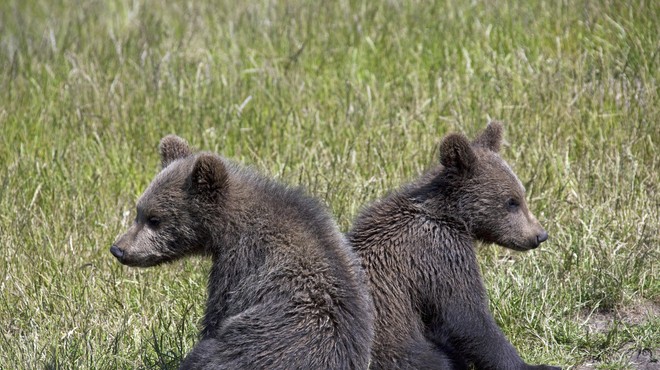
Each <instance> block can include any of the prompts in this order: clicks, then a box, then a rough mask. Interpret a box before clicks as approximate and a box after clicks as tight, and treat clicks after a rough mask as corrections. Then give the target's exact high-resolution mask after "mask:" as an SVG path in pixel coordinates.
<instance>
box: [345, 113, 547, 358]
mask: <svg viewBox="0 0 660 370" xmlns="http://www.w3.org/2000/svg"><path fill="white" fill-rule="evenodd" d="M501 142H502V125H501V124H500V123H498V122H493V123H491V124H489V125H488V127H487V128H486V129H485V130H484V131H483V132H482V133H481V134H480V135H479V136H477V138H476V139H475V140H474V141H472V142H470V141H469V140H468V139H467V138H466V137H465V136H463V135H461V134H449V135H447V137H445V139H444V140H443V141H442V143H441V145H440V155H439V157H440V158H439V159H440V164H438V165H437V166H436V167H435V168H433V169H432V170H431V171H429V172H428V173H427V174H425V175H424V176H422V177H421V178H419V179H418V180H417V181H415V182H413V183H411V184H409V185H406V186H404V187H403V188H402V189H401V190H399V191H397V192H394V193H392V194H390V195H388V196H386V197H385V198H383V199H381V200H379V201H377V202H375V203H374V204H372V205H371V206H369V207H367V208H366V209H365V210H363V211H362V212H361V214H360V215H359V216H358V217H357V219H356V220H355V222H354V224H353V227H352V230H351V231H350V232H349V233H348V237H349V241H350V242H351V244H352V246H353V248H354V249H355V251H356V252H357V253H358V255H359V256H360V258H361V260H362V266H363V267H364V269H365V271H366V272H367V276H368V281H369V288H370V291H371V294H372V299H373V301H374V306H375V312H376V320H375V337H374V347H373V351H372V364H371V367H370V368H371V369H374V370H377V369H388V370H389V369H468V368H470V366H474V367H476V368H477V369H533V368H538V369H553V367H551V366H546V365H540V366H531V365H527V364H526V363H525V362H523V360H522V359H521V358H520V356H519V355H518V353H517V352H516V350H515V349H514V348H513V346H512V345H511V344H510V343H509V342H508V341H507V339H506V338H505V337H504V335H503V334H502V332H501V331H500V329H499V328H498V327H497V324H496V323H495V320H494V319H493V317H492V315H491V314H490V312H489V309H488V303H487V294H486V291H485V288H484V286H483V283H482V281H481V275H480V271H479V264H478V261H477V258H476V254H475V250H474V248H475V242H476V241H483V242H488V243H497V244H499V245H502V246H504V247H507V248H511V249H515V250H528V249H533V248H536V247H538V246H539V244H540V243H541V242H543V241H545V240H546V239H547V237H548V235H547V233H546V231H545V230H544V229H543V228H542V227H541V225H540V224H539V222H538V221H537V220H536V218H535V217H534V216H533V215H532V213H531V212H530V211H529V209H528V208H527V205H526V202H525V189H524V188H523V186H522V184H521V182H520V181H519V180H518V178H517V177H516V175H515V174H514V173H513V172H512V171H511V169H510V168H509V166H508V165H507V164H506V162H505V161H504V160H502V158H501V157H500V156H499V154H498V153H497V152H498V150H499V148H500V146H501Z"/></svg>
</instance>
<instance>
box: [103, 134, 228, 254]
mask: <svg viewBox="0 0 660 370" xmlns="http://www.w3.org/2000/svg"><path fill="white" fill-rule="evenodd" d="M160 155H161V163H162V167H163V168H162V170H161V171H160V173H158V175H156V177H155V178H154V180H153V181H152V182H151V184H150V185H149V187H148V188H147V190H146V191H145V192H144V193H143V194H142V196H140V198H139V199H138V202H137V207H136V211H137V214H136V216H135V221H134V222H133V225H131V227H130V228H129V229H128V231H127V232H126V233H125V234H124V235H122V236H120V237H119V238H118V239H117V241H116V242H115V243H114V244H113V245H112V247H111V248H110V252H111V253H112V254H113V255H114V256H115V257H116V258H117V259H118V260H119V261H120V262H121V263H123V264H125V265H129V266H141V267H147V266H154V265H157V264H160V263H163V262H168V261H172V260H175V259H177V258H179V257H182V256H184V255H188V254H199V253H204V251H205V245H206V244H207V243H208V239H209V237H210V236H209V232H208V228H207V227H206V226H205V225H206V222H205V221H206V220H208V218H209V217H210V215H211V214H212V212H210V210H211V209H214V206H217V204H218V202H220V199H221V198H222V195H223V190H225V189H224V188H225V185H226V183H227V170H226V167H225V165H224V163H223V161H222V159H221V158H219V157H218V156H216V155H213V154H208V153H201V154H193V153H192V152H191V150H190V148H189V147H188V144H187V143H186V142H185V141H184V140H183V139H181V138H179V137H178V136H174V135H168V136H166V137H164V138H163V139H162V140H161V142H160Z"/></svg>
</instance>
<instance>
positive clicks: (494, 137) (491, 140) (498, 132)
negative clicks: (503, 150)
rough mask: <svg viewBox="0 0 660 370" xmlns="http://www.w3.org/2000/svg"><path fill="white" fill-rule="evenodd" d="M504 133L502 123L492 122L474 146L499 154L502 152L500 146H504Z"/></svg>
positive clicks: (478, 137) (474, 142)
mask: <svg viewBox="0 0 660 370" xmlns="http://www.w3.org/2000/svg"><path fill="white" fill-rule="evenodd" d="M503 132H504V127H503V126H502V122H498V121H491V122H489V123H488V126H486V129H485V130H484V131H483V132H482V133H481V134H479V136H477V138H476V139H474V141H473V142H472V144H474V145H476V146H480V147H482V148H486V149H490V150H492V151H493V152H495V153H497V152H499V151H500V146H501V145H502V133H503Z"/></svg>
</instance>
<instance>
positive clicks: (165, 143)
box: [158, 135, 192, 168]
mask: <svg viewBox="0 0 660 370" xmlns="http://www.w3.org/2000/svg"><path fill="white" fill-rule="evenodd" d="M158 148H159V150H160V163H161V165H162V166H163V168H165V167H167V166H168V165H169V164H170V163H172V162H174V161H175V160H177V159H180V158H185V157H187V156H189V155H191V154H192V152H191V151H190V147H189V146H188V143H187V142H186V141H185V140H183V139H182V138H180V137H178V136H176V135H167V136H165V137H164V138H162V139H161V140H160V145H159V146H158Z"/></svg>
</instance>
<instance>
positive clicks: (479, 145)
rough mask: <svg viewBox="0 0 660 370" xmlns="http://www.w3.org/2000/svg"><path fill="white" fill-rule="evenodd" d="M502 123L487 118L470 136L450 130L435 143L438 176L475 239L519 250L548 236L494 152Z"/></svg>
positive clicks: (514, 180)
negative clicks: (478, 131)
mask: <svg viewBox="0 0 660 370" xmlns="http://www.w3.org/2000/svg"><path fill="white" fill-rule="evenodd" d="M502 131H503V129H502V124H501V123H499V122H491V123H489V124H488V126H487V127H486V129H485V130H484V131H483V132H482V133H481V134H480V135H479V136H478V137H477V138H476V139H475V140H474V141H472V142H470V141H468V139H467V138H465V136H463V135H461V134H450V135H448V136H447V137H445V139H444V140H443V141H442V143H441V144H440V163H441V164H442V167H443V168H442V170H441V172H442V176H443V178H444V179H445V181H443V182H444V183H445V185H446V186H447V190H449V194H448V198H449V199H450V202H451V203H452V205H453V209H454V211H455V213H456V215H455V216H457V217H458V218H460V219H461V220H462V221H463V222H465V224H466V225H467V227H468V228H469V229H470V231H471V233H472V234H473V235H474V237H475V238H476V239H478V240H481V241H484V242H487V243H495V244H499V245H501V246H503V247H507V248H510V249H514V250H519V251H524V250H529V249H533V248H536V247H538V246H539V245H540V244H541V243H542V242H544V241H545V240H547V239H548V234H547V232H546V231H545V230H544V229H543V227H541V224H540V223H539V222H538V220H537V219H536V217H534V215H533V214H532V213H531V212H530V210H529V209H528V208H527V203H526V202H525V189H524V187H523V185H522V183H521V182H520V180H519V179H518V177H516V175H515V174H514V173H513V171H512V170H511V168H510V167H509V166H508V165H507V163H506V162H505V161H504V160H503V159H502V158H501V157H500V156H499V154H498V152H499V149H500V145H501V143H502Z"/></svg>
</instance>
